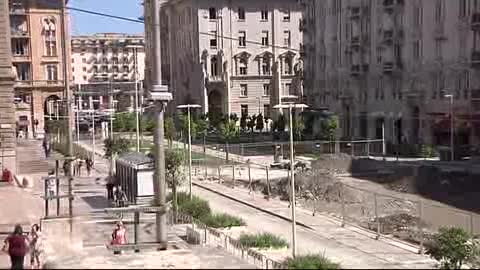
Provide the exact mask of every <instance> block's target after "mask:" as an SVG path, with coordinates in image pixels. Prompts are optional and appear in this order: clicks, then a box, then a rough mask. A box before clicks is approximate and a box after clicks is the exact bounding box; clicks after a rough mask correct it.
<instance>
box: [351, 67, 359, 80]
mask: <svg viewBox="0 0 480 270" xmlns="http://www.w3.org/2000/svg"><path fill="white" fill-rule="evenodd" d="M360 73H361V66H360V65H352V67H351V68H350V75H352V76H354V77H356V76H359V75H360Z"/></svg>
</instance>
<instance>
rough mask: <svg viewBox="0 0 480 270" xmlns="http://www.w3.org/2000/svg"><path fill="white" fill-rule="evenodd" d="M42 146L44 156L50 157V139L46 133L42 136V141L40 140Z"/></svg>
mask: <svg viewBox="0 0 480 270" xmlns="http://www.w3.org/2000/svg"><path fill="white" fill-rule="evenodd" d="M42 147H43V151H44V152H45V157H46V158H48V157H50V147H51V146H50V140H49V138H48V135H45V137H44V138H43V142H42Z"/></svg>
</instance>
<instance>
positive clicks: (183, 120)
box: [180, 113, 197, 140]
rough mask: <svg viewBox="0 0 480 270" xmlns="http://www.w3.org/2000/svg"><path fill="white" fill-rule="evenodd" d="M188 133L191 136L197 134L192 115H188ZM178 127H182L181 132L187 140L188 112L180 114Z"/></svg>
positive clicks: (193, 136)
mask: <svg viewBox="0 0 480 270" xmlns="http://www.w3.org/2000/svg"><path fill="white" fill-rule="evenodd" d="M190 117H191V118H190V132H191V133H190V134H191V135H192V138H195V137H196V136H197V123H196V122H195V120H194V118H193V116H192V115H190ZM180 127H181V129H182V132H183V134H184V136H185V138H187V140H188V114H186V113H185V114H182V115H180Z"/></svg>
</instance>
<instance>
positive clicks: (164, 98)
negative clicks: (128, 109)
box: [144, 0, 172, 249]
mask: <svg viewBox="0 0 480 270" xmlns="http://www.w3.org/2000/svg"><path fill="white" fill-rule="evenodd" d="M145 4H146V5H144V8H145V13H147V12H148V13H149V16H148V20H147V22H146V23H145V28H146V29H145V31H146V32H147V31H148V32H151V33H152V35H151V36H152V40H153V46H152V47H153V51H152V52H151V53H152V54H153V55H152V56H153V57H152V58H153V63H154V64H153V67H152V68H153V69H152V68H151V70H153V71H154V72H153V74H152V77H153V78H152V82H153V85H152V86H151V87H152V89H151V90H150V91H149V95H150V99H151V100H153V101H154V102H155V103H156V104H157V105H158V108H157V112H156V117H155V118H156V122H157V123H156V124H157V125H156V132H155V139H154V143H155V175H154V182H153V188H154V194H155V204H156V206H157V207H166V182H165V149H164V148H165V147H164V129H163V124H164V123H163V119H164V113H165V109H166V107H167V104H168V102H169V101H170V100H172V94H171V93H169V92H168V86H167V85H163V84H162V66H161V50H160V41H161V38H160V5H159V1H157V0H148V1H146V2H145ZM156 240H157V242H158V243H162V244H164V245H165V246H164V247H165V248H164V249H166V248H167V246H166V244H167V216H166V213H157V214H156Z"/></svg>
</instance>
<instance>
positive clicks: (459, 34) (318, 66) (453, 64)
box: [301, 0, 480, 145]
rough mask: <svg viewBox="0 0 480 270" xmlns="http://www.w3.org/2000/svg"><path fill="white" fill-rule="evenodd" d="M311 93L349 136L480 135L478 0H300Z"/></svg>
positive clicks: (443, 140)
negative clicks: (452, 127) (337, 117)
mask: <svg viewBox="0 0 480 270" xmlns="http://www.w3.org/2000/svg"><path fill="white" fill-rule="evenodd" d="M301 2H302V5H303V7H304V11H305V18H304V20H303V22H302V25H303V26H302V29H303V30H304V40H305V55H306V56H305V66H304V67H305V69H304V70H305V82H304V84H305V94H306V96H307V97H308V102H309V103H310V104H311V105H313V106H316V107H326V108H329V109H330V110H332V111H335V112H336V113H338V114H339V115H340V119H341V132H340V133H341V134H339V135H340V136H342V137H357V138H381V134H382V125H384V126H385V134H386V138H387V140H388V141H390V142H394V143H397V142H401V141H403V142H409V143H432V144H446V145H448V143H449V137H450V132H449V130H450V124H449V123H450V121H449V119H450V110H451V107H450V99H449V98H447V97H445V94H451V95H453V107H452V108H453V111H454V120H455V137H456V141H457V143H460V144H468V143H470V144H475V143H478V141H479V136H480V122H479V121H480V118H479V116H480V114H479V113H480V111H479V110H480V107H479V106H478V104H479V103H477V101H476V99H478V98H479V97H480V95H479V94H480V76H479V75H480V74H479V72H480V69H479V68H480V65H479V63H480V1H478V0H455V1H451V0H325V1H323V0H322V1H320V0H302V1H301Z"/></svg>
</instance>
